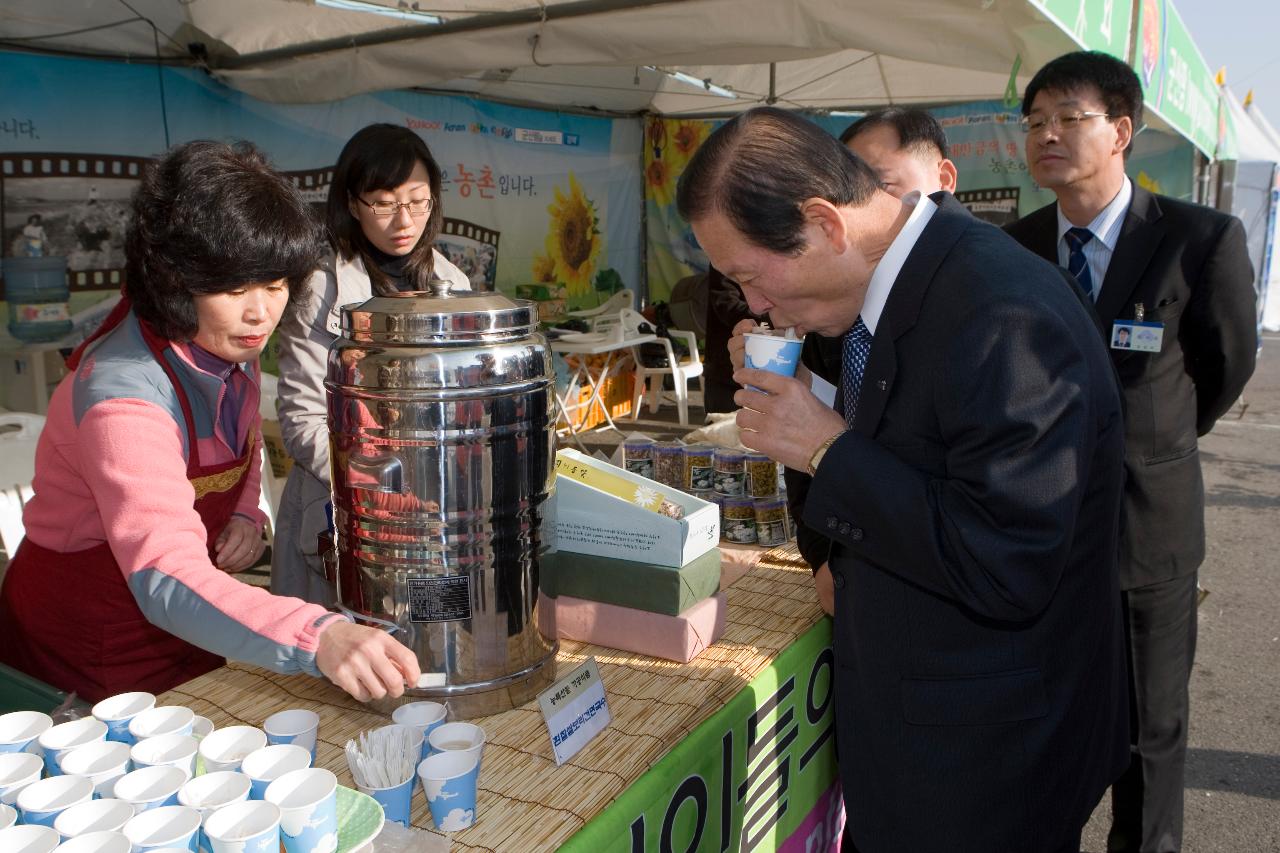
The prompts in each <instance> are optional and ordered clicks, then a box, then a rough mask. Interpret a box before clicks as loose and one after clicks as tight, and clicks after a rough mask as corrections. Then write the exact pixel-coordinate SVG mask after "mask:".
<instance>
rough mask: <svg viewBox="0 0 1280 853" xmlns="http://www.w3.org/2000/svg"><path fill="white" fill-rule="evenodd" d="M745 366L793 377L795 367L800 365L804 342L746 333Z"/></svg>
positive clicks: (795, 339)
mask: <svg viewBox="0 0 1280 853" xmlns="http://www.w3.org/2000/svg"><path fill="white" fill-rule="evenodd" d="M743 337H745V338H746V345H747V346H746V362H745V363H746V366H747V367H753V368H755V369H756V370H767V371H769V372H770V373H776V374H778V375H779V376H795V375H796V367H797V366H798V365H799V364H800V349H801V348H802V347H803V346H804V341H802V340H800V339H798V338H785V337H783V336H782V335H765V334H761V333H759V332H747V333H746V334H745V335H744V336H743Z"/></svg>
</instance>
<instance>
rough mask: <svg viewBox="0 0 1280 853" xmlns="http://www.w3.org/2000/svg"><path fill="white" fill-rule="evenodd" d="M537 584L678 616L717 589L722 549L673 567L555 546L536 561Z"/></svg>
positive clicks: (545, 590)
mask: <svg viewBox="0 0 1280 853" xmlns="http://www.w3.org/2000/svg"><path fill="white" fill-rule="evenodd" d="M539 565H540V577H539V582H538V586H539V587H540V588H541V589H542V592H543V593H544V594H546V595H547V596H549V597H551V598H555V597H556V596H558V595H570V596H573V597H574V598H582V599H586V600H587V601H602V602H604V603H605V604H616V605H618V606H620V607H632V608H635V609H636V610H647V611H649V612H650V613H664V614H666V615H667V616H678V615H679V614H681V613H683V612H684V611H685V610H688V609H689V608H690V607H692V606H693V605H695V604H697V603H698V602H699V601H702V600H703V599H705V598H710V597H711V596H713V595H715V594H716V592H717V591H719V589H720V549H719V548H712V549H711V550H710V551H708V552H707V553H705V554H703V555H702V556H700V557H698V558H696V559H694V560H693V561H692V562H690V563H688V564H686V565H684V566H681V567H680V568H672V567H671V566H659V565H656V564H654V563H635V562H631V561H628V560H614V559H611V558H609V557H597V556H595V555H592V554H577V553H573V552H570V551H557V552H555V553H551V554H547V555H544V556H543V557H542V559H541V560H540V561H539Z"/></svg>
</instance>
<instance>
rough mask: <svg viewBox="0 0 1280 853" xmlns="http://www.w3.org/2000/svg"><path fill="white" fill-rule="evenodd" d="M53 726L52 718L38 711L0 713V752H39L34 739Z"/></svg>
mask: <svg viewBox="0 0 1280 853" xmlns="http://www.w3.org/2000/svg"><path fill="white" fill-rule="evenodd" d="M51 728H53V718H52V717H50V716H49V715H48V714H42V713H40V712H39V711H14V712H13V713H11V714H0V753H6V752H26V751H30V752H39V750H40V746H39V744H38V743H37V742H36V739H37V738H39V737H40V735H42V734H44V733H45V732H47V731H48V730H49V729H51Z"/></svg>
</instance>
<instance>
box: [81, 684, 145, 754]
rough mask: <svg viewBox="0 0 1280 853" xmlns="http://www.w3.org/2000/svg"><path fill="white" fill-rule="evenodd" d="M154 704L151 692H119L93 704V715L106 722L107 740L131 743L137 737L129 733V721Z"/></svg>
mask: <svg viewBox="0 0 1280 853" xmlns="http://www.w3.org/2000/svg"><path fill="white" fill-rule="evenodd" d="M155 706H156V697H155V696H154V695H153V694H151V693H143V692H136V693H120V694H117V695H115V696H109V697H107V698H106V699H103V700H102V701H101V702H99V703H98V704H96V705H94V706H93V716H94V718H95V719H99V720H102V722H104V723H106V724H107V740H116V741H120V743H127V744H133V743H136V741H137V739H136V738H134V736H133V735H131V734H130V733H129V723H131V722H133V718H134V717H136V716H138V715H139V714H141V713H142V712H143V711H149V710H151V709H152V708H154V707H155Z"/></svg>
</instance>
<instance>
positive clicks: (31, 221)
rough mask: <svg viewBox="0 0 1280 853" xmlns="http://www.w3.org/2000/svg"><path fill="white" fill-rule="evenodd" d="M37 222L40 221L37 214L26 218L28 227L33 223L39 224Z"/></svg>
mask: <svg viewBox="0 0 1280 853" xmlns="http://www.w3.org/2000/svg"><path fill="white" fill-rule="evenodd" d="M39 221H41V219H40V214H38V213H33V214H31V215H30V216H28V217H27V224H28V225H30V224H32V223H33V222H39Z"/></svg>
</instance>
